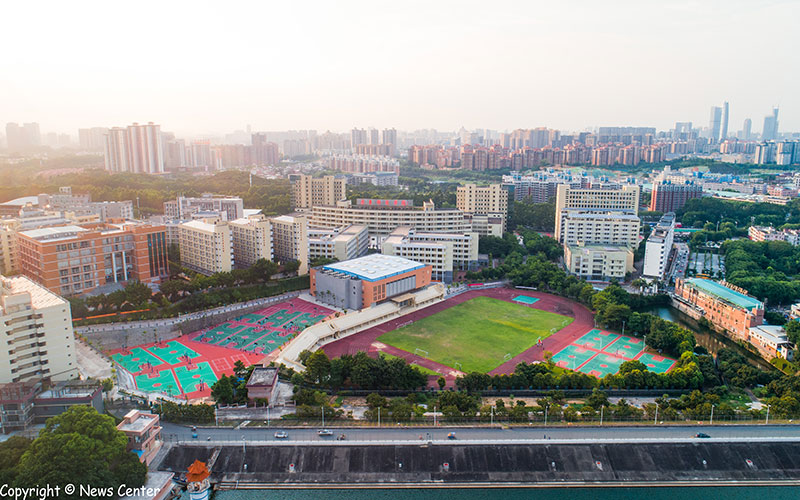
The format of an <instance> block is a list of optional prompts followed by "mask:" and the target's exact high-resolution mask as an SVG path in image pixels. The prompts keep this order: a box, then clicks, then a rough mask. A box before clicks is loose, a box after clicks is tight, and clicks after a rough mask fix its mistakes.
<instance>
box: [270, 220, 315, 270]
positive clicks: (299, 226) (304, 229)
mask: <svg viewBox="0 0 800 500" xmlns="http://www.w3.org/2000/svg"><path fill="white" fill-rule="evenodd" d="M270 223H271V224H272V254H273V255H274V256H275V260H276V261H278V262H281V263H286V262H290V261H297V262H299V263H300V268H299V269H298V271H297V272H298V274H306V273H308V219H307V218H306V217H304V216H302V215H281V216H279V217H273V218H272V219H270Z"/></svg>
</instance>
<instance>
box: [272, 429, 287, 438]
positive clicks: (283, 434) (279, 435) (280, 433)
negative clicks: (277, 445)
mask: <svg viewBox="0 0 800 500" xmlns="http://www.w3.org/2000/svg"><path fill="white" fill-rule="evenodd" d="M288 437H289V433H288V432H286V431H278V432H276V433H275V439H286V438H288Z"/></svg>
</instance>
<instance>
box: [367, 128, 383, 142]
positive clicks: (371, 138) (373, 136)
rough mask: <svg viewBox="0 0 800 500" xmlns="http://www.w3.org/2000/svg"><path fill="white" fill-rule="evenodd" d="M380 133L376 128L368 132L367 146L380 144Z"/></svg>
mask: <svg viewBox="0 0 800 500" xmlns="http://www.w3.org/2000/svg"><path fill="white" fill-rule="evenodd" d="M380 142H381V140H380V132H379V131H378V129H376V128H370V129H369V130H367V144H380Z"/></svg>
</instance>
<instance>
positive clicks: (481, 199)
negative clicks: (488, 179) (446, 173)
mask: <svg viewBox="0 0 800 500" xmlns="http://www.w3.org/2000/svg"><path fill="white" fill-rule="evenodd" d="M456 207H458V209H459V210H461V211H462V212H467V213H471V214H503V216H505V215H506V214H507V213H508V191H506V190H505V189H503V186H502V185H500V184H492V185H490V186H480V187H479V186H476V185H475V184H466V185H464V186H459V187H458V189H457V190H456Z"/></svg>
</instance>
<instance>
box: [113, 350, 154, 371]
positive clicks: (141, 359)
mask: <svg viewBox="0 0 800 500" xmlns="http://www.w3.org/2000/svg"><path fill="white" fill-rule="evenodd" d="M111 357H112V358H113V359H114V361H116V362H117V363H119V364H120V365H122V367H123V368H125V369H126V370H128V371H129V372H131V373H137V372H140V371H142V370H143V369H145V368H148V367H153V366H158V365H162V364H164V362H163V361H161V360H160V359H158V358H157V357H155V356H153V355H152V354H150V353H149V352H147V351H145V350H144V349H142V348H141V347H134V348H133V349H130V350H128V352H127V353H126V352H125V350H120V352H117V353H115V354H113V355H112V356H111Z"/></svg>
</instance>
